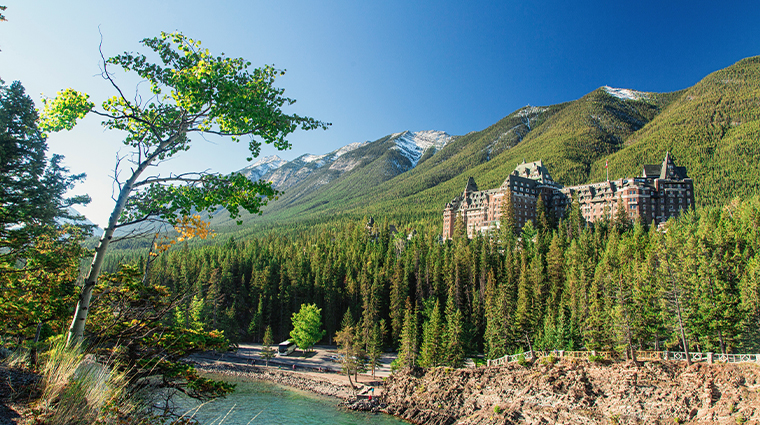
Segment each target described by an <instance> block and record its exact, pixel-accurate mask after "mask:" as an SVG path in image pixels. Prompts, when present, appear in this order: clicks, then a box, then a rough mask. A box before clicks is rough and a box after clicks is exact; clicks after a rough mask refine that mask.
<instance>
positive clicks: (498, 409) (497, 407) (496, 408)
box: [493, 404, 501, 415]
mask: <svg viewBox="0 0 760 425" xmlns="http://www.w3.org/2000/svg"><path fill="white" fill-rule="evenodd" d="M493 412H494V413H496V414H497V415H500V414H501V406H499V405H498V404H497V405H494V407H493Z"/></svg>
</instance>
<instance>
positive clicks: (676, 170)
mask: <svg viewBox="0 0 760 425" xmlns="http://www.w3.org/2000/svg"><path fill="white" fill-rule="evenodd" d="M643 171H644V177H649V178H659V179H667V180H683V179H686V178H688V176H687V175H686V167H676V164H675V162H674V161H673V156H672V155H671V154H670V152H666V153H665V159H664V160H663V161H662V163H661V164H647V165H644V170H643Z"/></svg>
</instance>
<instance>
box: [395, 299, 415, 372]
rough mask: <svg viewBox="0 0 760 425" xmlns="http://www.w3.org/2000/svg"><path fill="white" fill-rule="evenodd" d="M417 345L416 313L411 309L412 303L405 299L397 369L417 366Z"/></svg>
mask: <svg viewBox="0 0 760 425" xmlns="http://www.w3.org/2000/svg"><path fill="white" fill-rule="evenodd" d="M417 344H418V342H417V312H416V311H415V309H413V308H412V303H411V301H410V300H409V298H407V299H406V307H405V308H404V328H403V330H402V332H401V344H400V347H399V351H398V357H397V359H396V361H397V365H398V366H399V367H402V368H407V367H415V366H416V365H417V355H418V345H417Z"/></svg>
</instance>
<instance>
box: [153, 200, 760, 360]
mask: <svg viewBox="0 0 760 425" xmlns="http://www.w3.org/2000/svg"><path fill="white" fill-rule="evenodd" d="M565 217H567V219H565V220H560V221H559V222H554V220H553V218H552V217H550V216H549V215H548V214H546V212H545V211H541V212H540V213H539V218H538V219H537V220H536V223H535V224H533V223H532V222H529V224H527V225H526V226H524V227H523V228H522V230H521V231H519V232H513V231H503V232H502V231H500V232H498V233H495V234H492V235H480V236H478V237H477V238H475V239H472V240H469V239H467V238H466V237H465V236H463V235H465V232H464V228H463V226H461V223H458V224H457V226H458V228H457V231H456V234H455V236H454V238H453V239H452V240H449V241H443V240H442V239H441V238H440V233H439V232H440V230H439V229H438V228H436V227H428V228H425V227H419V228H412V227H407V228H406V229H405V230H404V231H396V229H395V226H393V225H392V224H391V223H389V222H388V220H387V219H382V218H381V219H379V220H377V221H374V220H371V219H363V220H356V221H351V222H345V223H340V224H339V223H335V222H333V223H332V224H329V225H315V226H312V227H310V228H308V229H306V230H301V231H299V232H294V233H292V234H291V235H288V236H283V235H282V234H279V233H277V232H270V233H268V234H266V235H261V236H258V237H251V238H248V239H245V240H240V239H237V240H236V239H235V238H234V237H230V238H229V239H227V240H226V241H225V242H223V243H217V244H215V245H207V246H196V247H190V246H188V245H185V246H184V247H180V248H179V249H174V250H172V251H170V252H167V253H165V254H163V255H161V256H160V257H159V258H158V259H157V260H156V261H155V262H153V264H152V265H151V266H150V271H149V273H148V280H149V281H150V283H151V284H152V285H158V286H165V287H167V288H169V290H170V291H171V292H173V293H175V294H190V295H188V296H186V297H185V302H184V303H183V304H181V305H179V306H178V307H177V308H176V310H175V311H174V313H173V315H172V317H173V319H172V320H174V321H176V325H178V326H180V327H187V328H192V329H197V330H210V329H220V330H223V331H224V334H225V335H226V336H227V337H228V338H229V339H230V340H232V341H235V342H242V341H245V342H249V341H261V339H262V338H263V335H264V332H265V330H266V329H267V327H271V330H272V332H273V333H274V338H275V341H279V340H284V339H286V338H287V337H288V335H289V332H290V330H291V320H290V319H291V316H292V315H293V313H295V312H297V311H298V309H299V307H300V306H301V304H304V303H315V304H316V305H317V306H319V307H320V308H321V309H322V315H323V323H324V327H325V330H326V335H325V337H324V339H323V340H322V343H327V344H331V343H334V337H335V335H336V333H337V332H339V331H340V329H341V327H343V326H346V323H350V324H352V325H353V324H355V325H356V326H355V327H356V329H358V331H357V335H358V337H359V338H360V339H361V341H363V343H364V344H370V343H371V339H372V335H373V329H374V327H375V325H376V324H378V323H380V324H382V325H383V326H384V327H385V329H387V331H386V332H385V333H384V339H383V346H384V348H385V349H386V350H400V351H401V352H400V357H402V358H403V359H406V360H405V361H406V362H407V363H408V364H419V365H431V366H435V365H442V364H450V365H457V364H461V361H462V359H463V357H464V356H465V355H473V354H477V353H481V352H482V353H484V354H485V355H486V357H487V358H491V359H494V358H498V357H501V356H504V355H505V354H513V353H517V352H523V351H527V350H529V349H536V350H539V349H540V350H555V349H556V350H582V349H585V350H614V351H617V352H619V353H621V354H622V353H625V352H626V351H628V350H630V349H654V350H683V349H684V344H686V349H688V350H691V351H702V352H716V353H717V352H720V353H735V352H756V351H757V350H760V262H758V257H757V255H756V254H757V252H758V250H760V230H758V224H760V199H758V198H757V197H754V198H751V199H747V200H739V199H736V200H733V201H731V202H729V203H728V204H726V205H724V206H720V207H703V208H700V209H697V210H696V211H689V212H687V213H686V214H684V215H683V216H681V217H680V218H678V219H672V220H670V221H668V222H667V224H666V225H665V226H661V228H659V229H658V228H655V227H650V228H648V227H647V226H645V225H643V224H642V223H639V222H630V220H628V219H627V218H626V217H620V216H617V217H612V218H610V219H609V220H606V221H603V222H599V223H595V224H594V225H590V224H587V223H585V222H584V220H583V218H582V216H581V214H580V212H579V211H578V204H577V201H576V203H575V204H574V205H573V206H571V209H570V211H569V213H568V214H567V215H566V216H565ZM504 228H505V229H506V228H510V226H504ZM138 261H141V262H143V263H144V261H145V260H144V259H140V260H138ZM143 265H144V264H143ZM452 350H454V351H457V352H459V354H458V355H454V356H451V355H450V354H451V353H452ZM447 359H448V360H447Z"/></svg>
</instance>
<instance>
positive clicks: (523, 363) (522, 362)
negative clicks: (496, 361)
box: [517, 354, 528, 366]
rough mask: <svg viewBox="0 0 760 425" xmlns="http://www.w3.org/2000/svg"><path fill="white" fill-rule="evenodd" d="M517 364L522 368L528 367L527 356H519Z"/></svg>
mask: <svg viewBox="0 0 760 425" xmlns="http://www.w3.org/2000/svg"><path fill="white" fill-rule="evenodd" d="M517 364H519V365H520V366H527V365H528V361H527V360H525V356H524V355H522V354H520V355H519V356H517Z"/></svg>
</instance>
